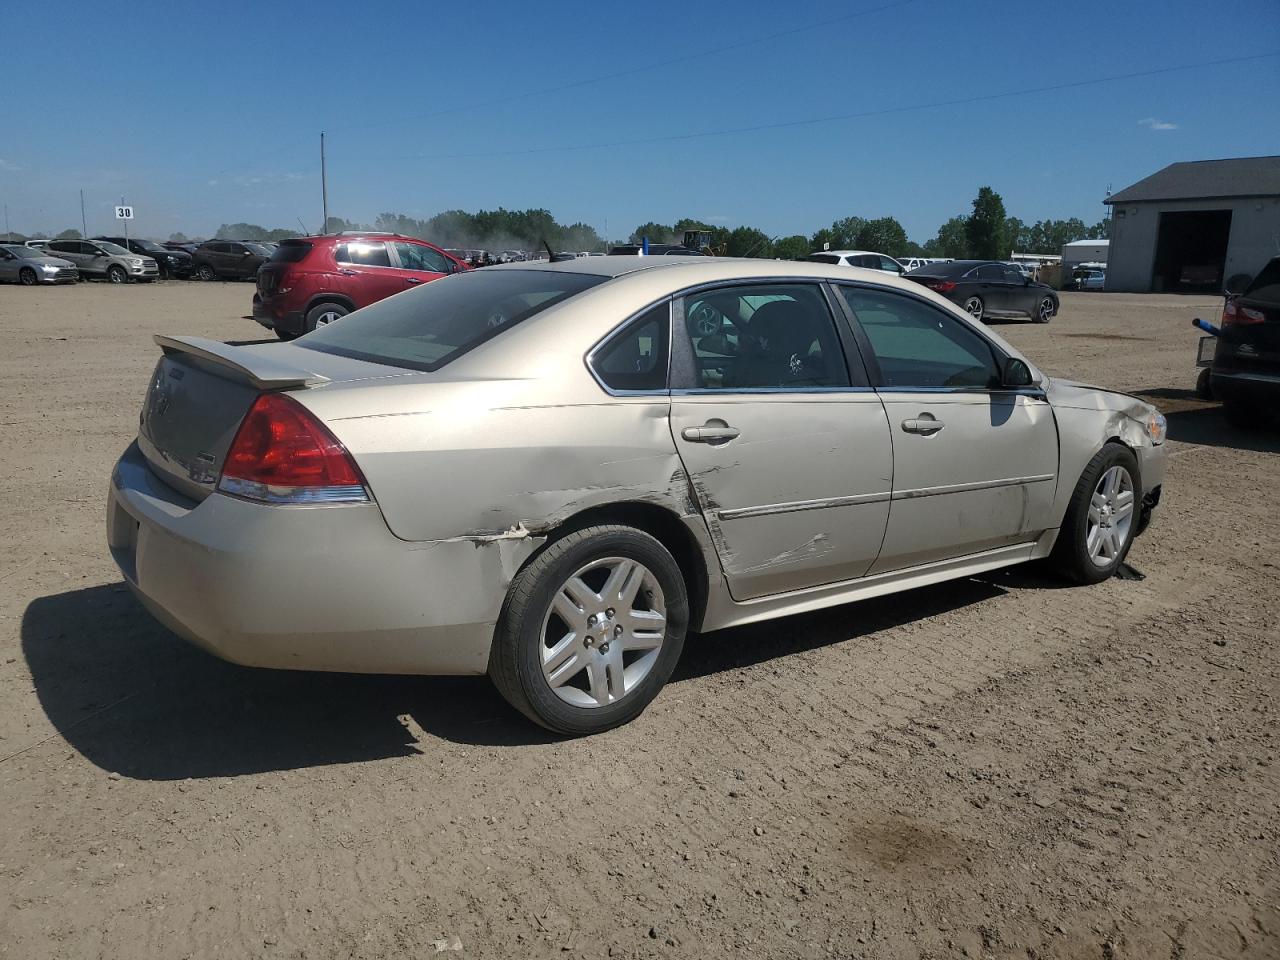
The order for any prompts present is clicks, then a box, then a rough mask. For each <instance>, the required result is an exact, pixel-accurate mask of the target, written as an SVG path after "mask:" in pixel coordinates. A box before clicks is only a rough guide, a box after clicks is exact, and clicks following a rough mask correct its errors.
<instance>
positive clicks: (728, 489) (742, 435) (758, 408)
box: [671, 391, 893, 600]
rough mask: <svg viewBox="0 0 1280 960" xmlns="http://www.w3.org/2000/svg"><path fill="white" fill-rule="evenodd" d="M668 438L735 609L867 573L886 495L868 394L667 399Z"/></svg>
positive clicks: (879, 432) (882, 440) (880, 420)
mask: <svg viewBox="0 0 1280 960" xmlns="http://www.w3.org/2000/svg"><path fill="white" fill-rule="evenodd" d="M726 431H727V432H728V433H729V434H732V433H734V431H736V435H733V436H727V435H726V433H725V432H726ZM671 434H672V437H673V439H674V440H675V444H676V449H677V450H679V452H680V457H681V459H682V460H683V462H684V466H685V469H686V470H687V471H688V474H689V480H690V482H691V484H692V485H693V488H694V491H695V492H696V495H697V498H698V505H699V507H700V508H701V510H702V513H703V516H704V517H705V519H706V522H707V527H708V529H709V531H710V533H711V537H712V540H713V542H714V543H715V547H716V551H717V553H718V554H719V557H720V563H721V566H722V568H723V570H724V573H725V579H726V581H727V582H728V586H729V591H730V593H731V594H732V595H733V597H734V599H735V600H748V599H751V598H753V597H761V596H766V595H769V594H775V593H782V592H784V591H788V590H798V589H802V588H804V587H811V586H817V585H820V584H826V583H835V582H837V581H841V580H852V579H856V578H857V577H861V576H863V575H864V574H866V572H867V571H868V570H869V569H870V567H871V564H872V563H873V562H874V561H875V559H876V556H877V555H878V553H879V551H880V543H881V541H882V540H883V539H884V532H885V525H886V523H887V521H888V517H889V498H890V493H891V488H892V484H893V458H892V450H891V448H890V441H889V428H888V422H887V421H886V419H885V413H884V407H883V405H882V404H881V402H880V400H879V398H878V397H877V396H876V394H875V393H874V392H872V391H833V392H829V393H828V392H815V393H785V392H780V393H775V394H768V393H761V394H739V395H732V396H726V395H676V396H673V397H672V400H671Z"/></svg>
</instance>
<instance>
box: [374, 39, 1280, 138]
mask: <svg viewBox="0 0 1280 960" xmlns="http://www.w3.org/2000/svg"><path fill="white" fill-rule="evenodd" d="M1276 56H1280V51H1272V52H1270V53H1258V54H1254V55H1252V56H1247V57H1224V58H1222V59H1220V60H1203V61H1200V62H1199V63H1184V64H1179V65H1177V66H1172V67H1160V68H1157V69H1154V70H1137V71H1134V72H1132V73H1118V74H1113V75H1112V76H1109V77H1094V78H1092V79H1089V80H1072V81H1069V82H1066V83H1054V84H1048V85H1046V86H1042V87H1028V88H1025V89H1022V90H1007V91H1004V92H1002V93H983V94H977V95H975V96H971V97H956V98H954V99H950V100H934V101H931V102H929V103H914V104H907V105H903V106H897V107H883V108H881V109H878V110H861V111H858V112H856V113H840V114H834V115H831V116H826V117H808V118H804V119H800V120H780V121H777V122H774V123H758V124H753V125H751V126H746V127H729V128H726V129H723V130H702V131H698V132H695V133H672V134H664V135H661V136H656V137H637V138H634V139H631V140H613V141H609V142H602V143H580V144H570V145H567V146H552V147H527V148H524V149H519V150H492V151H479V152H474V153H419V154H409V155H408V156H402V157H395V158H393V159H396V160H473V159H480V158H485V157H517V156H529V155H531V154H544V153H567V152H573V151H578V150H605V149H614V148H617V147H635V146H642V145H645V144H650V143H671V142H674V141H680V140H700V139H704V138H707V137H727V136H731V135H733V134H739V133H759V132H762V131H766V130H783V129H787V128H791V127H805V126H814V125H817V124H823V123H839V122H841V121H846V120H863V119H866V118H868V117H882V116H888V115H890V114H895V113H910V112H912V111H916V110H932V109H936V108H938V107H957V106H963V105H966V104H971V103H983V102H987V101H991V100H1004V99H1008V98H1009V97H1025V96H1029V95H1033V94H1038V93H1053V92H1057V91H1061V90H1074V89H1078V88H1080V87H1089V86H1096V85H1098V84H1103V83H1117V82H1120V81H1123V80H1137V79H1140V78H1143V77H1156V76H1161V75H1164V74H1169V73H1178V72H1181V71H1184V70H1200V69H1204V68H1207V67H1218V66H1223V65H1225V64H1236V63H1247V62H1249V61H1251V60H1265V59H1267V58H1270V57H1276Z"/></svg>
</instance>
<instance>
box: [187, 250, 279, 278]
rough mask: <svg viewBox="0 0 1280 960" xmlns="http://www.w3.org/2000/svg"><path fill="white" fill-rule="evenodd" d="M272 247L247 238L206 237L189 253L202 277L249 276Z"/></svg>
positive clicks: (263, 260)
mask: <svg viewBox="0 0 1280 960" xmlns="http://www.w3.org/2000/svg"><path fill="white" fill-rule="evenodd" d="M270 256H271V251H270V250H268V249H267V248H266V247H264V246H262V244H260V243H253V242H251V241H248V240H206V241H205V242H204V243H202V244H200V246H198V247H196V252H195V253H193V254H192V255H191V259H192V260H193V261H194V262H195V267H196V276H198V277H199V278H200V279H201V280H252V279H253V278H254V276H256V275H257V273H258V268H259V267H260V266H262V265H263V264H264V263H266V262H267V260H268V258H269V257H270Z"/></svg>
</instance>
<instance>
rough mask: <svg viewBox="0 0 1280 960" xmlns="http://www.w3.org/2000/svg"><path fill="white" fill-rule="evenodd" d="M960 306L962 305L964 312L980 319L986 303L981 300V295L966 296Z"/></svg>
mask: <svg viewBox="0 0 1280 960" xmlns="http://www.w3.org/2000/svg"><path fill="white" fill-rule="evenodd" d="M961 306H963V307H964V312H965V313H967V314H969V316H971V317H973V319H975V320H979V321H981V320H982V314H983V312H984V311H985V310H986V309H987V308H986V304H984V303H983V302H982V298H981V297H966V298H965V301H964V303H963V304H961Z"/></svg>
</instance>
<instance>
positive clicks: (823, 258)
mask: <svg viewBox="0 0 1280 960" xmlns="http://www.w3.org/2000/svg"><path fill="white" fill-rule="evenodd" d="M805 259H806V260H808V261H809V262H810V263H839V262H840V258H839V257H837V256H835V255H834V254H830V253H811V254H809V256H807V257H805Z"/></svg>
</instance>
